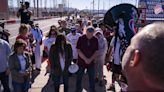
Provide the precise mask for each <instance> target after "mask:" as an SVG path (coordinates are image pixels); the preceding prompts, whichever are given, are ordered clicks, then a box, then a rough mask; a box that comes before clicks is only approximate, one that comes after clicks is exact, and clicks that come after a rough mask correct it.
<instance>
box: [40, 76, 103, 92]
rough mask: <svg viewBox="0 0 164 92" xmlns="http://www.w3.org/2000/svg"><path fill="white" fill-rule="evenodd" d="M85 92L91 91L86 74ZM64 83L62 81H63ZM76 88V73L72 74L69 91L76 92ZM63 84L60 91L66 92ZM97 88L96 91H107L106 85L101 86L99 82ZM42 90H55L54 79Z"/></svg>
mask: <svg viewBox="0 0 164 92" xmlns="http://www.w3.org/2000/svg"><path fill="white" fill-rule="evenodd" d="M82 82H83V84H82V87H83V92H89V80H88V75H87V74H84V77H83V81H82ZM61 84H62V83H61ZM104 84H106V80H104ZM75 88H76V75H72V76H71V77H70V78H69V91H68V92H75ZM63 89H64V88H63V85H60V92H64V90H63ZM95 90H96V92H106V86H105V85H104V86H99V85H98V83H96V85H95ZM41 92H54V85H53V81H52V80H51V79H49V80H48V81H47V83H46V85H45V86H44V87H43V88H42V91H41Z"/></svg>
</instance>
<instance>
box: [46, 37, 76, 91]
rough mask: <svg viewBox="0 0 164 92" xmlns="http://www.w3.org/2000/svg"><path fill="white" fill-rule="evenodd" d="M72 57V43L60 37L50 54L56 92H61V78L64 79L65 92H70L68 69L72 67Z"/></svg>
mask: <svg viewBox="0 0 164 92" xmlns="http://www.w3.org/2000/svg"><path fill="white" fill-rule="evenodd" d="M72 57H73V56H72V47H71V45H70V43H68V42H67V41H66V38H65V36H64V35H58V36H57V37H56V42H55V44H53V45H52V46H51V48H50V53H49V60H50V63H51V72H52V79H53V81H54V86H55V92H59V87H60V78H63V83H64V92H68V80H69V72H68V67H69V65H71V61H72Z"/></svg>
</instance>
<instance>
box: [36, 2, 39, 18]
mask: <svg viewBox="0 0 164 92" xmlns="http://www.w3.org/2000/svg"><path fill="white" fill-rule="evenodd" d="M36 12H37V13H36V15H37V17H39V0H37V8H36Z"/></svg>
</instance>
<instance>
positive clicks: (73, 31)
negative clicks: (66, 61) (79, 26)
mask: <svg viewBox="0 0 164 92" xmlns="http://www.w3.org/2000/svg"><path fill="white" fill-rule="evenodd" d="M80 36H81V34H80V33H77V32H76V29H75V28H71V33H69V34H68V35H67V40H68V41H69V42H70V43H71V46H72V50H73V62H74V63H76V62H77V58H78V53H77V49H76V45H77V41H78V39H79V37H80Z"/></svg>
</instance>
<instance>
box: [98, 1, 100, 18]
mask: <svg viewBox="0 0 164 92" xmlns="http://www.w3.org/2000/svg"><path fill="white" fill-rule="evenodd" d="M99 8H100V0H98V17H99V13H100V10H99Z"/></svg>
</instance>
